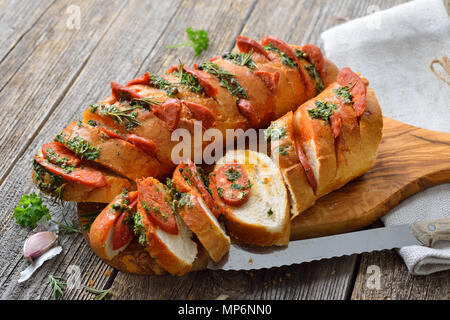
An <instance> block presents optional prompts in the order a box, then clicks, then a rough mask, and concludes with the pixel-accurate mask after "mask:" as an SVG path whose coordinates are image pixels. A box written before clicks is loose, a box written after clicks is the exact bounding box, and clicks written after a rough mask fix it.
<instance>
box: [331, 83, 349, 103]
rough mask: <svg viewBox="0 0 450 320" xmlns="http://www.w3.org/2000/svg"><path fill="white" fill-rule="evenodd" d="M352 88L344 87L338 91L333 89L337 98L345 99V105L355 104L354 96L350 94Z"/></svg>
mask: <svg viewBox="0 0 450 320" xmlns="http://www.w3.org/2000/svg"><path fill="white" fill-rule="evenodd" d="M350 89H351V88H350V87H347V86H342V87H339V88H337V89H333V92H334V93H336V97H339V98H342V99H344V102H345V103H348V104H353V94H352V93H351V92H350Z"/></svg>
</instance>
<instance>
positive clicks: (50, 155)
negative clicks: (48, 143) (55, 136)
mask: <svg viewBox="0 0 450 320" xmlns="http://www.w3.org/2000/svg"><path fill="white" fill-rule="evenodd" d="M45 158H46V159H47V161H49V162H51V163H53V164H56V165H57V166H59V167H61V168H62V169H63V170H64V171H65V172H66V173H71V172H73V171H75V166H73V165H70V164H69V163H68V161H69V159H67V158H66V157H64V158H60V156H59V154H58V153H56V152H55V151H54V150H53V149H51V148H49V149H47V151H46V155H45Z"/></svg>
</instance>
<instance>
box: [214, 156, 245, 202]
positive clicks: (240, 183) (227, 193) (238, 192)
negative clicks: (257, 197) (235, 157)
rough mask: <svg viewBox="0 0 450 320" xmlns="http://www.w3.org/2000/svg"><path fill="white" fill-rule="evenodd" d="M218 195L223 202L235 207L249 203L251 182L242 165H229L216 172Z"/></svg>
mask: <svg viewBox="0 0 450 320" xmlns="http://www.w3.org/2000/svg"><path fill="white" fill-rule="evenodd" d="M216 186H217V193H218V194H219V197H220V198H221V199H222V201H223V202H225V203H226V204H228V205H230V206H233V207H240V206H242V205H243V204H244V203H246V202H247V201H248V196H249V194H250V187H251V184H250V181H249V179H248V176H247V173H246V172H245V170H244V167H242V165H241V164H239V163H237V162H235V163H229V164H224V165H223V166H221V167H220V168H219V169H218V170H217V172H216Z"/></svg>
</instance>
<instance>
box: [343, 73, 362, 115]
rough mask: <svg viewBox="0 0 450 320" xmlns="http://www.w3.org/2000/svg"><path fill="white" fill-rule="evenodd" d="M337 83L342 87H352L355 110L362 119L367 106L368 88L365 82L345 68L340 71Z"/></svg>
mask: <svg viewBox="0 0 450 320" xmlns="http://www.w3.org/2000/svg"><path fill="white" fill-rule="evenodd" d="M337 82H338V83H339V84H340V85H341V86H348V87H350V92H351V93H352V95H353V108H354V109H355V112H356V116H357V117H358V118H359V117H361V115H362V114H363V113H364V111H365V110H366V105H367V87H366V84H365V83H364V81H363V80H362V79H361V78H360V77H359V76H358V75H357V74H356V73H354V72H353V71H352V70H351V69H350V68H344V69H342V70H341V71H339V74H338V77H337Z"/></svg>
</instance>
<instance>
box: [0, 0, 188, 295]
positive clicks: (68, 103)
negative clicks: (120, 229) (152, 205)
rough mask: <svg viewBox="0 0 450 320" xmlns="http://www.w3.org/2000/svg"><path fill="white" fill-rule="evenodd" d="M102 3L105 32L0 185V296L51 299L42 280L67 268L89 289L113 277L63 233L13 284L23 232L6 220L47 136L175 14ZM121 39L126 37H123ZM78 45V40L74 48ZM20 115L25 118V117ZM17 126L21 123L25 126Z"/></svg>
mask: <svg viewBox="0 0 450 320" xmlns="http://www.w3.org/2000/svg"><path fill="white" fill-rule="evenodd" d="M83 3H84V2H83ZM108 3H109V7H110V9H109V10H116V12H117V15H116V16H111V15H110V14H108V13H110V11H108V10H107V11H104V14H105V16H104V17H102V18H98V20H100V21H101V24H102V25H103V28H107V29H108V33H107V34H106V35H104V36H103V37H102V38H101V39H99V41H100V42H98V43H97V44H96V48H95V50H94V48H92V52H90V54H89V59H88V60H87V61H85V62H84V63H83V66H82V68H81V70H78V71H77V74H76V75H74V81H73V83H71V87H70V88H69V89H67V90H66V91H67V92H65V93H64V95H63V96H62V97H60V99H61V101H59V102H58V105H57V106H55V109H54V110H53V111H52V112H51V114H49V116H48V119H46V121H44V122H43V123H42V128H40V129H39V130H38V132H37V134H36V136H35V137H34V139H33V140H32V141H31V142H30V145H29V146H28V148H27V149H26V150H25V151H24V153H23V155H22V156H21V157H20V158H19V160H18V161H17V162H16V163H15V165H14V167H13V168H12V170H11V172H10V173H9V175H8V179H5V181H4V182H3V184H1V185H0V190H2V192H1V193H2V196H1V197H2V199H1V200H0V201H2V203H5V205H4V206H3V207H2V209H1V215H0V240H1V245H0V260H1V261H0V284H1V288H0V297H1V298H4V299H38V298H41V299H48V298H50V297H51V290H50V288H49V286H48V281H47V276H48V275H49V274H57V275H63V276H64V277H68V276H69V274H68V271H67V268H68V266H70V265H75V266H78V267H79V268H80V270H81V273H82V275H83V278H82V283H83V285H84V284H88V283H89V281H90V280H93V282H92V281H91V283H92V284H93V285H94V286H95V287H97V288H103V287H104V286H105V285H106V284H107V283H108V279H109V278H110V276H111V275H114V273H112V274H111V275H108V274H110V268H109V267H108V266H107V265H105V264H104V263H102V262H101V261H100V260H99V259H98V258H97V257H96V256H95V255H94V254H93V253H92V251H91V250H90V249H89V247H88V246H86V244H85V243H84V241H83V240H82V236H81V235H63V236H62V237H61V244H62V245H63V248H64V251H63V253H62V254H61V255H60V256H58V257H57V258H56V259H55V260H54V261H52V263H49V264H46V265H45V266H44V268H42V269H41V270H40V272H39V273H38V274H36V276H34V277H33V281H30V282H26V283H24V284H22V285H18V284H17V279H18V274H19V272H20V271H22V270H23V269H25V267H26V265H27V262H26V261H25V260H24V259H23V258H22V249H21V248H22V245H23V241H24V240H25V238H26V237H27V235H28V234H29V231H28V230H25V229H21V228H20V227H19V226H18V225H17V224H15V223H14V222H13V220H12V219H11V215H12V211H13V208H14V207H15V205H16V204H17V202H18V200H19V199H20V197H21V195H22V194H24V193H29V192H31V190H33V191H34V190H35V189H34V186H33V183H32V181H31V178H30V168H31V167H30V164H31V160H32V158H33V155H34V154H35V153H36V151H37V150H38V148H40V146H41V145H42V144H43V143H45V142H46V141H48V140H49V139H51V137H52V135H54V134H56V133H57V132H58V131H59V130H61V129H62V128H63V126H64V125H65V124H67V123H69V122H70V121H73V120H75V119H78V118H79V117H80V116H81V111H82V110H84V109H85V108H86V107H87V106H88V105H89V103H93V102H96V101H97V99H100V98H101V97H103V96H105V95H107V94H108V91H109V90H108V81H105V79H108V80H111V79H114V80H117V81H125V80H128V79H130V78H132V77H133V76H134V75H135V74H136V72H137V66H136V61H143V60H144V59H145V57H146V56H147V55H148V54H149V53H150V52H151V50H152V49H153V47H154V45H155V43H156V42H157V41H158V39H159V35H161V34H162V33H163V32H164V29H165V27H166V25H167V23H168V22H169V21H170V19H171V17H172V16H173V15H174V14H175V13H176V10H177V7H179V4H180V2H179V1H172V2H165V3H164V4H159V5H152V4H151V3H149V4H148V5H146V6H143V5H142V3H141V2H140V1H130V2H128V3H126V5H125V4H120V5H118V4H117V3H116V7H115V9H113V7H114V3H112V2H108ZM97 11H101V10H97ZM130 21H133V23H129V22H130ZM99 23H100V22H99ZM111 23H112V24H111ZM92 28H94V29H93V30H90V31H89V32H87V33H88V34H89V33H93V32H94V31H95V28H97V29H99V28H98V26H96V25H95V24H93V25H92ZM63 32H64V31H63ZM124 35H126V37H125V38H124ZM130 35H133V37H137V38H138V39H140V41H138V42H135V40H134V38H133V37H130ZM118 39H121V41H118ZM126 39H128V40H126ZM127 41H130V42H132V44H133V45H126V44H127ZM82 44H83V41H81V42H79V44H78V45H82ZM36 68H37V66H36ZM58 72H59V73H61V72H64V71H61V70H60V71H58ZM72 72H74V71H72ZM59 76H60V77H62V78H64V75H63V74H59ZM66 76H68V75H66ZM42 85H45V84H42ZM52 85H53V84H52ZM29 110H30V109H29ZM42 110H45V106H42ZM22 116H23V117H26V113H24V114H22ZM22 121H23V120H22ZM19 123H21V122H19ZM23 125H26V123H24V124H23ZM23 130H24V129H23ZM50 210H51V212H52V213H53V214H55V218H56V219H61V214H65V215H66V216H67V217H69V218H75V215H74V213H75V212H76V208H75V206H74V205H73V204H66V205H65V206H64V207H63V208H62V209H60V208H58V207H56V206H52V207H51V209H50ZM60 213H61V214H60ZM108 270H109V272H108ZM105 274H106V275H105ZM64 298H66V299H89V298H91V295H90V294H88V293H87V292H86V291H85V290H69V291H67V292H66V294H65V296H64Z"/></svg>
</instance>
